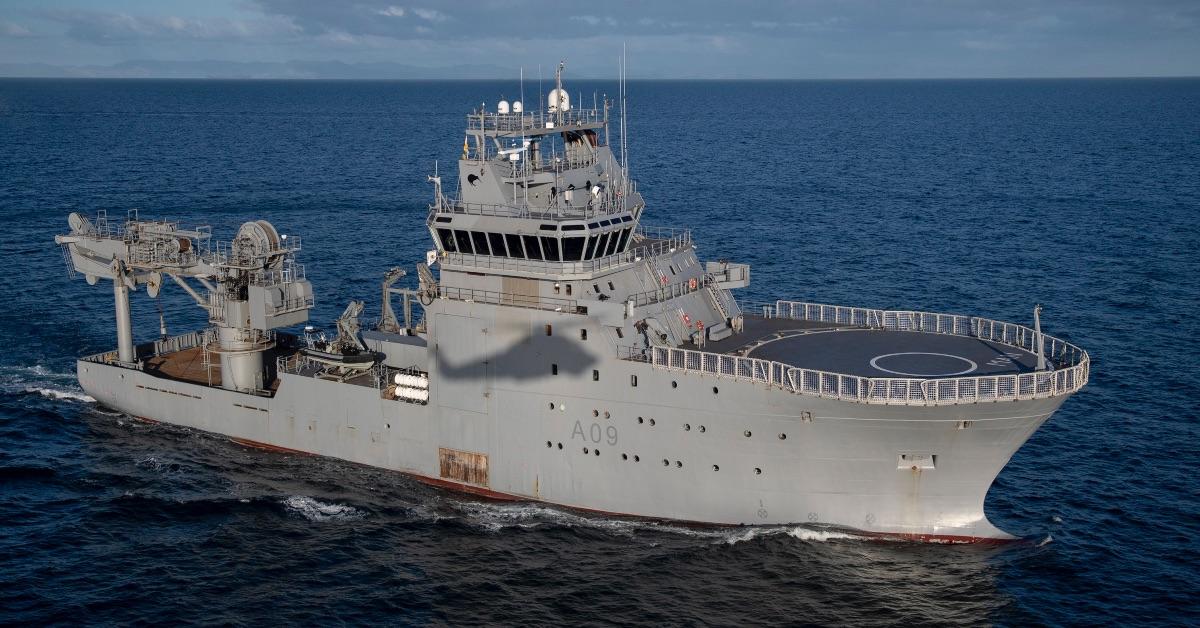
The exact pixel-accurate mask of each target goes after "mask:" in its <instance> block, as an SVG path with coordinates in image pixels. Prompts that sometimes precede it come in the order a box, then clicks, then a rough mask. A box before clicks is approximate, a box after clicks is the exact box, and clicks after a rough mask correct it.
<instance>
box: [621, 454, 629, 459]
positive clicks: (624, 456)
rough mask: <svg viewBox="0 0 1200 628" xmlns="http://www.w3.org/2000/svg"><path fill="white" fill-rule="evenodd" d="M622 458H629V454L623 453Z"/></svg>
mask: <svg viewBox="0 0 1200 628" xmlns="http://www.w3.org/2000/svg"><path fill="white" fill-rule="evenodd" d="M621 460H629V454H621Z"/></svg>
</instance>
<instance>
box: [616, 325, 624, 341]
mask: <svg viewBox="0 0 1200 628" xmlns="http://www.w3.org/2000/svg"><path fill="white" fill-rule="evenodd" d="M624 337H625V330H623V329H621V328H620V327H618V328H617V338H624Z"/></svg>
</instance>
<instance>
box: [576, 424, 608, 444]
mask: <svg viewBox="0 0 1200 628" xmlns="http://www.w3.org/2000/svg"><path fill="white" fill-rule="evenodd" d="M576 438H578V439H580V440H582V441H583V442H585V443H586V442H589V441H590V442H592V443H595V444H597V445H599V444H600V443H608V445H609V446H610V447H612V446H615V445H616V444H617V427H616V426H615V425H600V424H599V423H592V424H591V425H589V426H588V427H587V428H586V429H585V428H584V426H583V422H582V421H576V422H575V429H574V430H572V431H571V440H575V439H576Z"/></svg>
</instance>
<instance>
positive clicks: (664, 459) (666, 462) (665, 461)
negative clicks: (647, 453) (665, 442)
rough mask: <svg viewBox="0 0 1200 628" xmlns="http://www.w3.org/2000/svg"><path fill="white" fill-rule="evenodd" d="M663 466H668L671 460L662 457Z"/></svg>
mask: <svg viewBox="0 0 1200 628" xmlns="http://www.w3.org/2000/svg"><path fill="white" fill-rule="evenodd" d="M663 466H664V467H669V466H671V461H670V460H667V459H666V458H663Z"/></svg>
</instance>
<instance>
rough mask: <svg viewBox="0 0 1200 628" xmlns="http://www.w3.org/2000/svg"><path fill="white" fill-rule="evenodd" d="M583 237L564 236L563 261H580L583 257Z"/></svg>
mask: <svg viewBox="0 0 1200 628" xmlns="http://www.w3.org/2000/svg"><path fill="white" fill-rule="evenodd" d="M583 243H584V239H583V238H563V261H564V262H578V261H580V260H582V259H583Z"/></svg>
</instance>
